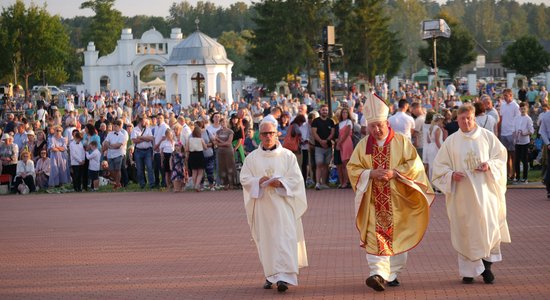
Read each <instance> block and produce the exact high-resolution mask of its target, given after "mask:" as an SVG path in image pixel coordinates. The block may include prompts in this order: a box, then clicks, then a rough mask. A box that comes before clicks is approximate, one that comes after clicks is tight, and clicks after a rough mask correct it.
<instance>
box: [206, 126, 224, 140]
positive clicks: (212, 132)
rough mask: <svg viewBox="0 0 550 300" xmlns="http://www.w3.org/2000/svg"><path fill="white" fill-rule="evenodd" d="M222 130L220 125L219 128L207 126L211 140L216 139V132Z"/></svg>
mask: <svg viewBox="0 0 550 300" xmlns="http://www.w3.org/2000/svg"><path fill="white" fill-rule="evenodd" d="M221 128H222V126H221V125H218V127H216V126H214V124H210V125H208V126H206V131H208V134H209V135H210V138H212V139H214V138H216V132H218V130H220V129H221Z"/></svg>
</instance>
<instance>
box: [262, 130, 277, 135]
mask: <svg viewBox="0 0 550 300" xmlns="http://www.w3.org/2000/svg"><path fill="white" fill-rule="evenodd" d="M260 134H261V135H262V136H273V135H276V134H277V132H276V131H266V132H260Z"/></svg>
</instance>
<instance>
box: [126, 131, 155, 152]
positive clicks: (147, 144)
mask: <svg viewBox="0 0 550 300" xmlns="http://www.w3.org/2000/svg"><path fill="white" fill-rule="evenodd" d="M142 132H143V134H142ZM148 136H153V131H152V130H151V128H150V127H147V128H145V130H142V129H141V127H139V126H138V127H135V128H134V130H132V134H131V135H130V138H132V139H135V138H138V137H148ZM135 146H136V148H137V149H148V148H151V147H153V144H152V143H151V142H139V143H136V144H135Z"/></svg>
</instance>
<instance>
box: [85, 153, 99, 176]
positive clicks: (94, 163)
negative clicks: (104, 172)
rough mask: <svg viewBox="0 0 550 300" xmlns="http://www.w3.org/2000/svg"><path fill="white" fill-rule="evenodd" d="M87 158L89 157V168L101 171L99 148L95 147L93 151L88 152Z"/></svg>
mask: <svg viewBox="0 0 550 300" xmlns="http://www.w3.org/2000/svg"><path fill="white" fill-rule="evenodd" d="M86 158H87V159H88V161H89V163H88V170H90V171H99V167H100V160H101V153H99V150H97V149H95V150H94V151H92V152H91V153H86Z"/></svg>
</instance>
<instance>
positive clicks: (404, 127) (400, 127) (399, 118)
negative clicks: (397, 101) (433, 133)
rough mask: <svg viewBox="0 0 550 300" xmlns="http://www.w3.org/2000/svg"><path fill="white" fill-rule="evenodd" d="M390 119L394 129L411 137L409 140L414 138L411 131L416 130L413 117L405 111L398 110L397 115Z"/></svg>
mask: <svg viewBox="0 0 550 300" xmlns="http://www.w3.org/2000/svg"><path fill="white" fill-rule="evenodd" d="M388 121H389V122H390V126H391V128H392V129H393V130H395V131H396V132H399V133H401V134H403V135H405V136H406V137H408V138H409V140H410V139H411V138H412V137H411V132H412V130H414V119H413V117H411V116H409V115H407V114H406V113H404V112H401V111H398V112H396V113H395V115H393V116H391V117H390V118H389V119H388Z"/></svg>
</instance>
